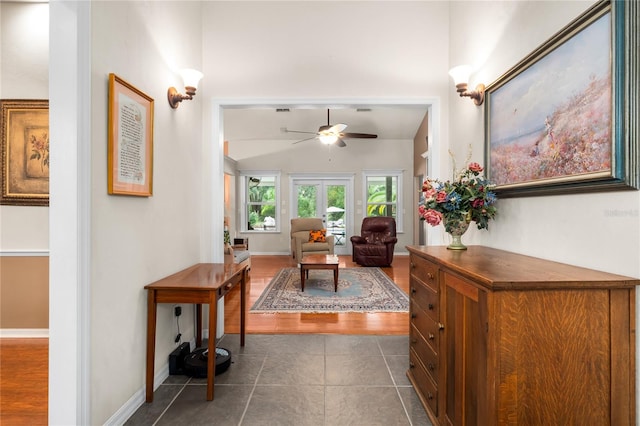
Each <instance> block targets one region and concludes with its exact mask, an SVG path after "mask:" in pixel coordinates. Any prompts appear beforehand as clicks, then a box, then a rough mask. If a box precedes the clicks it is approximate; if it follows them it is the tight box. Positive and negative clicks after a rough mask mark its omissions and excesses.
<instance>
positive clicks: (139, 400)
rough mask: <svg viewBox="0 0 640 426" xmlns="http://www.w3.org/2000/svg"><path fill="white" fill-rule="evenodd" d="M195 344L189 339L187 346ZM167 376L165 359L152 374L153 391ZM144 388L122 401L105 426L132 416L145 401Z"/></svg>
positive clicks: (167, 366) (193, 346)
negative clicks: (160, 366)
mask: <svg viewBox="0 0 640 426" xmlns="http://www.w3.org/2000/svg"><path fill="white" fill-rule="evenodd" d="M195 345H196V340H195V338H194V339H191V341H190V342H189V348H190V349H191V348H195ZM167 377H169V361H168V360H167V362H166V363H165V364H164V365H163V366H162V368H161V369H160V371H158V372H157V373H156V374H155V375H154V376H153V390H154V392H155V391H156V389H158V387H159V386H160V385H161V384H163V383H164V381H165V380H167ZM146 394H147V393H146V388H145V386H144V385H143V386H142V387H141V388H140V389H138V391H136V393H134V394H133V395H132V396H131V398H129V400H128V401H127V402H125V403H124V405H123V406H122V407H120V409H118V411H116V412H115V413H113V415H112V416H111V417H109V419H108V420H107V421H106V422H105V423H104V424H105V426H120V425H123V424H124V423H125V422H126V421H127V420H129V418H130V417H131V416H133V415H134V414H135V412H136V411H137V410H138V408H140V407H141V406H142V404H144V403H145V401H146V399H147V398H146Z"/></svg>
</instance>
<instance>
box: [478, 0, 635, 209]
mask: <svg viewBox="0 0 640 426" xmlns="http://www.w3.org/2000/svg"><path fill="white" fill-rule="evenodd" d="M626 3H627V2H614V4H613V5H612V3H611V2H610V1H602V2H599V3H596V4H595V5H594V6H593V7H592V8H590V9H589V10H587V11H586V12H585V13H584V14H583V15H581V16H580V17H578V18H577V19H575V20H574V21H573V22H571V23H570V24H569V25H568V26H567V27H565V28H564V29H563V30H561V31H560V32H559V33H558V34H556V35H555V36H554V37H552V38H551V39H550V40H548V41H547V42H546V43H544V44H543V45H542V46H541V47H539V48H538V49H537V50H535V51H534V52H533V53H531V54H530V55H529V56H527V57H526V58H524V59H523V60H522V61H521V62H520V63H518V64H517V65H516V66H514V67H513V68H512V69H510V70H509V71H508V72H507V73H505V74H504V75H503V76H501V77H500V78H499V79H498V80H496V81H495V82H494V83H492V84H491V85H489V86H488V87H487V89H486V92H485V96H486V105H485V120H486V122H485V142H486V144H485V146H486V159H485V160H486V164H487V178H488V179H489V180H490V181H491V182H493V183H495V184H496V192H497V193H498V195H499V196H501V197H509V196H528V195H547V194H553V193H576V192H590V191H605V190H620V189H633V188H636V189H637V188H638V187H639V186H640V179H638V175H639V173H640V172H639V171H638V170H639V168H640V159H639V153H638V149H639V144H638V137H637V128H638V114H637V112H638V111H639V110H638V105H639V104H640V102H639V101H638V96H637V93H638V90H639V88H638V87H637V82H638V81H639V80H638V75H639V72H638V67H637V63H636V65H635V66H633V63H634V62H633V61H637V60H638V58H637V54H638V53H637V52H638V51H639V50H638V49H639V48H640V46H638V45H637V44H638V36H637V34H638V11H637V8H635V9H633V12H631V10H632V9H630V8H629V5H628V4H626ZM631 3H633V2H631ZM632 33H635V36H631V35H632ZM634 52H635V53H634ZM634 110H635V111H636V113H633V111H634Z"/></svg>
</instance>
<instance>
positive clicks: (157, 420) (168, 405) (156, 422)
mask: <svg viewBox="0 0 640 426" xmlns="http://www.w3.org/2000/svg"><path fill="white" fill-rule="evenodd" d="M190 381H191V378H189V380H187V381H186V382H184V383H183V384H182V389H180V390H179V391H178V393H176V395H175V396H174V397H173V398H172V399H171V401H169V403H168V404H167V406H166V407H165V409H164V410H162V413H160V415H159V416H158V418H157V419H156V420H155V421H154V422H153V424H152V425H151V426H156V425H157V424H158V422H159V421H160V419H162V416H164V414H165V413H166V412H167V410H169V408H170V407H171V405H173V403H174V402H175V401H176V399H178V397H179V396H180V394H181V393H182V392H183V391H184V390H185V389H186V388H187V385H188V384H189V382H190Z"/></svg>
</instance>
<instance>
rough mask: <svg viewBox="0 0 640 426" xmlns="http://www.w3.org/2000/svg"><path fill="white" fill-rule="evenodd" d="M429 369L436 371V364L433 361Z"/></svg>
mask: <svg viewBox="0 0 640 426" xmlns="http://www.w3.org/2000/svg"><path fill="white" fill-rule="evenodd" d="M429 370H431V371H436V366H435V365H433V363H432V362H430V363H429Z"/></svg>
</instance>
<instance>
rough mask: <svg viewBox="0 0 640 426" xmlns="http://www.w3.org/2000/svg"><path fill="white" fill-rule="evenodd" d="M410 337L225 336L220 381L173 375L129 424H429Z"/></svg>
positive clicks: (304, 425)
mask: <svg viewBox="0 0 640 426" xmlns="http://www.w3.org/2000/svg"><path fill="white" fill-rule="evenodd" d="M408 339H409V338H408V336H370V335H364V336H351V335H321V334H293V335H291V334H284V335H275V334H273V335H264V334H251V335H247V336H246V344H245V347H244V348H242V349H241V348H240V338H239V335H237V334H230V335H225V336H224V337H222V339H221V340H220V342H219V343H218V346H220V347H223V348H226V349H229V350H230V351H231V353H232V360H233V363H232V364H231V366H230V367H229V369H228V370H227V371H226V372H224V373H222V374H219V375H217V376H216V378H215V398H214V400H213V401H206V397H205V395H206V387H207V386H206V379H196V378H189V377H185V376H169V377H168V378H167V380H166V381H165V382H164V383H163V384H162V385H161V386H160V387H159V388H158V389H157V390H156V392H155V396H154V402H153V403H151V404H146V403H145V404H143V405H142V406H141V407H140V408H139V409H138V410H137V411H136V412H135V414H134V415H133V416H132V417H131V418H130V419H129V420H128V421H127V423H125V424H126V425H130V426H133V425H189V426H191V425H234V426H236V425H243V426H254V425H265V426H267V425H268V426H274V425H295V426H306V425H318V426H341V425H354V426H359V425H362V426H365V425H366V426H373V425H384V426H391V425H415V426H430V425H431V423H430V422H429V420H428V418H427V415H426V414H425V412H424V409H423V407H422V405H421V404H420V401H419V400H418V397H417V396H416V394H415V392H414V390H413V387H411V384H410V383H409V380H408V379H407V377H406V375H405V372H406V370H407V367H408V365H409V355H408V351H409V342H408Z"/></svg>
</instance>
